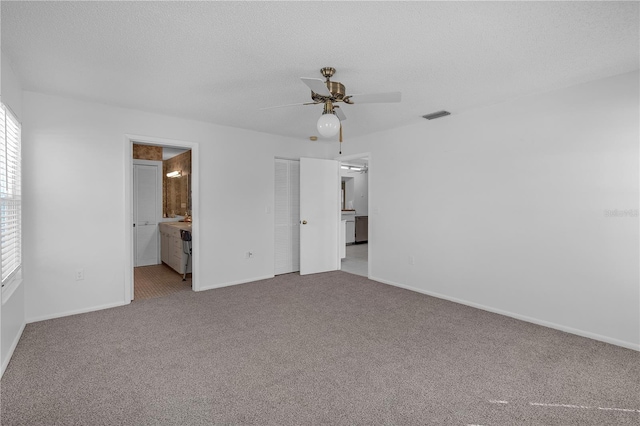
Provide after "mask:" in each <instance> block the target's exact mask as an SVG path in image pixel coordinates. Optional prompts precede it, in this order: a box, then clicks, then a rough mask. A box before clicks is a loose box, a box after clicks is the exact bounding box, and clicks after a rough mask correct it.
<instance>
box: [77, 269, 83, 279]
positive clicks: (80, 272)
mask: <svg viewBox="0 0 640 426" xmlns="http://www.w3.org/2000/svg"><path fill="white" fill-rule="evenodd" d="M80 280H84V269H77V270H76V281H80Z"/></svg>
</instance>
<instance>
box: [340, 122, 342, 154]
mask: <svg viewBox="0 0 640 426" xmlns="http://www.w3.org/2000/svg"><path fill="white" fill-rule="evenodd" d="M340 155H342V123H340Z"/></svg>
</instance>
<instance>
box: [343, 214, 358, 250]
mask: <svg viewBox="0 0 640 426" xmlns="http://www.w3.org/2000/svg"><path fill="white" fill-rule="evenodd" d="M342 220H346V221H347V229H346V236H345V238H346V240H345V242H346V243H347V244H353V243H355V242H356V211H355V210H343V211H342Z"/></svg>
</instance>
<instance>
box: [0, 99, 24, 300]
mask: <svg viewBox="0 0 640 426" xmlns="http://www.w3.org/2000/svg"><path fill="white" fill-rule="evenodd" d="M20 139H21V128H20V123H19V122H18V120H17V119H16V117H15V116H14V115H13V114H12V113H11V111H10V110H9V109H8V108H7V107H5V105H4V104H0V143H1V145H0V247H1V250H2V267H1V270H2V287H3V290H4V289H5V288H7V287H9V284H11V283H12V282H13V281H17V280H19V276H18V275H19V273H20V269H21V268H20V267H21V265H22V197H21V195H22V194H21V170H20V169H21V159H20Z"/></svg>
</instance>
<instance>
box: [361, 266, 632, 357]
mask: <svg viewBox="0 0 640 426" xmlns="http://www.w3.org/2000/svg"><path fill="white" fill-rule="evenodd" d="M369 279H370V280H372V281H377V282H379V283H382V284H387V285H391V286H394V287H400V288H404V289H405V290H411V291H415V292H416V293H422V294H426V295H427V296H433V297H437V298H438V299H444V300H448V301H450V302H455V303H460V304H461V305H466V306H471V307H472V308H477V309H482V310H483V311H488V312H493V313H495V314H500V315H504V316H507V317H511V318H515V319H518V320H521V321H526V322H530V323H533V324H537V325H541V326H544V327H549V328H553V329H555V330H560V331H564V332H566V333H571V334H575V335H578V336H582V337H587V338H589V339H593V340H599V341H601V342H605V343H610V344H612V345H616V346H622V347H623V348H627V349H633V350H635V351H640V344H637V343H632V342H626V341H624V340H618V339H614V338H612V337H608V336H603V335H601V334H596V333H591V332H589V331H584V330H579V329H576V328H572V327H567V326H564V325H561V324H556V323H553V322H549V321H544V320H541V319H538V318H532V317H528V316H525V315H520V314H516V313H514V312H509V311H504V310H502V309H496V308H492V307H491V306H485V305H481V304H479V303H474V302H469V301H467V300H462V299H458V298H455V297H450V296H446V295H444V294H440V293H434V292H432V291H427V290H422V289H419V288H416V287H411V286H408V285H404V284H398V283H395V282H393V281H388V280H385V279H382V278H375V277H371V278H369Z"/></svg>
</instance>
